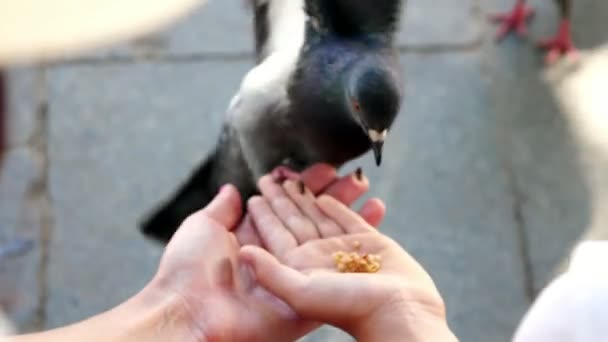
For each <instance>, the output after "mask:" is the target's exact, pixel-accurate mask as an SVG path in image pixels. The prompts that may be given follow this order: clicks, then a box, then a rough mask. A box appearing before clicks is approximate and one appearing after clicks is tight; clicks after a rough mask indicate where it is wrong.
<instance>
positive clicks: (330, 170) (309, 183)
mask: <svg viewBox="0 0 608 342" xmlns="http://www.w3.org/2000/svg"><path fill="white" fill-rule="evenodd" d="M300 180H301V181H302V182H303V183H304V185H306V187H307V188H308V189H310V191H312V193H313V194H316V195H318V194H319V193H320V192H321V191H323V189H325V188H326V187H327V186H329V185H330V184H331V183H333V182H335V181H336V180H338V176H337V173H336V169H335V168H334V167H332V166H331V165H328V164H315V165H313V166H311V167H309V168H308V169H306V170H304V171H302V174H301V176H300Z"/></svg>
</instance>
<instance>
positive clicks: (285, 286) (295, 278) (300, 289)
mask: <svg viewBox="0 0 608 342" xmlns="http://www.w3.org/2000/svg"><path fill="white" fill-rule="evenodd" d="M240 259H241V260H242V261H243V262H245V263H247V264H248V265H249V266H250V267H251V269H252V271H253V275H254V276H255V278H256V281H257V283H258V284H259V285H261V286H262V287H264V288H265V289H266V290H267V291H269V292H270V293H271V294H273V295H274V296H276V297H278V298H279V299H280V300H282V301H284V302H285V303H287V304H288V305H289V306H290V307H291V308H292V309H293V310H294V311H296V312H297V313H298V314H299V315H306V311H307V307H306V304H305V303H306V300H305V299H306V298H305V297H306V295H310V294H309V293H308V292H307V291H306V290H305V288H306V287H307V285H308V279H307V277H306V276H305V275H304V274H302V273H300V272H298V271H297V270H295V269H293V268H290V267H288V266H285V265H283V264H281V263H280V262H279V261H278V260H277V258H275V257H274V256H273V255H272V254H270V253H268V252H267V251H266V250H264V249H262V248H259V247H257V246H244V247H243V248H241V251H240Z"/></svg>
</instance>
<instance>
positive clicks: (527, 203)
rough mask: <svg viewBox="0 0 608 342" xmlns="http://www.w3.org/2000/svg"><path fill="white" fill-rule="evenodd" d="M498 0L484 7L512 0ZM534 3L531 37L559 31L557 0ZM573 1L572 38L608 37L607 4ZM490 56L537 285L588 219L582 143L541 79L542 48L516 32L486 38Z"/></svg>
mask: <svg viewBox="0 0 608 342" xmlns="http://www.w3.org/2000/svg"><path fill="white" fill-rule="evenodd" d="M496 3H497V1H490V2H489V4H488V5H487V7H486V9H487V11H489V12H495V11H496V10H499V11H500V10H506V9H508V8H509V6H511V5H512V4H505V2H504V1H503V2H502V5H498V4H496ZM530 3H531V5H533V6H535V8H536V10H537V15H536V19H535V20H534V21H533V22H532V24H531V27H530V31H531V36H532V39H533V40H537V39H540V38H544V37H550V36H552V35H554V34H555V32H556V27H557V24H558V21H559V17H558V15H557V11H556V8H555V6H554V4H553V2H551V1H540V0H539V1H531V2H530ZM574 8H575V11H574V12H575V15H574V24H573V25H574V27H575V30H574V39H575V40H576V42H577V45H578V46H579V47H580V48H582V49H587V48H592V47H595V46H597V45H598V44H600V43H601V42H602V41H603V40H606V38H608V36H606V35H605V34H604V32H607V29H608V23H606V21H605V20H603V19H601V14H600V13H606V11H608V4H606V3H605V2H598V1H586V0H582V1H577V2H576V4H575V7H574ZM491 32H493V31H491ZM486 56H487V60H488V70H489V71H490V72H491V73H492V75H493V80H494V81H493V84H492V87H491V90H492V91H491V101H492V103H493V107H495V108H496V109H497V111H498V112H499V115H498V124H499V127H500V133H501V140H502V143H501V146H503V148H504V149H503V152H502V153H503V155H504V156H505V158H506V159H507V162H508V163H509V164H510V165H511V167H512V172H513V178H514V179H513V181H514V182H515V185H516V187H517V189H518V191H519V192H520V196H521V198H520V200H521V203H520V204H521V212H522V215H523V216H522V219H523V222H522V225H523V227H524V228H525V230H526V237H527V239H528V246H529V251H528V253H529V256H530V266H531V271H532V273H533V274H532V278H533V279H532V283H533V284H532V285H533V289H534V290H535V291H538V290H539V289H541V288H542V287H543V286H545V285H546V284H547V282H548V281H550V280H551V279H552V278H553V276H554V271H555V269H556V267H558V266H559V264H560V263H561V261H562V260H563V258H564V257H566V256H567V255H568V254H569V252H570V250H571V247H572V245H573V244H574V243H575V242H576V241H577V240H578V239H579V238H580V236H581V234H582V233H583V231H584V229H586V227H587V226H588V224H589V220H590V216H591V208H590V207H591V206H592V205H591V203H590V201H591V200H592V198H591V196H590V193H589V189H588V186H587V180H586V176H585V172H584V170H582V169H581V164H580V155H579V151H578V148H579V145H578V143H577V142H576V141H575V139H574V138H573V135H572V132H571V129H570V127H569V123H568V120H567V118H566V117H565V113H562V112H561V109H560V108H559V106H558V105H557V101H556V99H555V98H554V96H553V95H552V93H551V91H550V87H551V84H550V83H549V82H547V81H545V79H544V76H543V71H544V67H543V64H542V58H543V54H542V53H541V52H540V51H538V50H536V49H535V48H534V46H533V45H531V44H530V43H529V42H526V41H521V40H519V39H514V38H513V39H508V40H506V41H505V42H504V43H502V44H500V45H493V44H489V45H488V50H487V51H486Z"/></svg>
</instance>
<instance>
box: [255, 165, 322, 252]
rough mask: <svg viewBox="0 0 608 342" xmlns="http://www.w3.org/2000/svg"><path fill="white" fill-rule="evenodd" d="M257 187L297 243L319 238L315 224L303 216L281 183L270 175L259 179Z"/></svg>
mask: <svg viewBox="0 0 608 342" xmlns="http://www.w3.org/2000/svg"><path fill="white" fill-rule="evenodd" d="M259 188H260V192H261V193H262V195H263V196H264V198H265V199H266V200H267V201H268V202H269V203H270V207H271V208H272V211H273V212H274V213H275V214H276V216H277V217H278V218H279V219H280V220H281V222H283V223H284V226H285V227H286V228H287V229H289V231H291V233H292V235H293V236H294V237H295V238H296V240H297V241H298V243H299V244H302V243H304V242H306V241H309V240H313V239H318V238H319V232H318V231H317V228H316V227H315V225H314V224H313V223H312V221H310V220H309V219H308V218H306V217H304V215H303V214H302V212H300V209H299V208H298V206H297V205H296V204H295V203H294V202H293V201H292V200H291V198H289V196H288V195H287V193H285V190H284V189H283V187H282V186H281V185H279V184H277V183H276V182H274V181H273V180H272V178H271V177H267V176H265V177H262V178H261V179H260V182H259ZM258 227H259V226H258Z"/></svg>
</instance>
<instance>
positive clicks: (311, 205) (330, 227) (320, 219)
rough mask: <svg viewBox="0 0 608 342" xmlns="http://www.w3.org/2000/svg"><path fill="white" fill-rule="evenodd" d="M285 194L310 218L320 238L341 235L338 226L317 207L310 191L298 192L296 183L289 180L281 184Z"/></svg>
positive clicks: (340, 229)
mask: <svg viewBox="0 0 608 342" xmlns="http://www.w3.org/2000/svg"><path fill="white" fill-rule="evenodd" d="M283 188H284V189H285V192H286V193H287V195H288V196H289V197H290V198H291V199H292V200H293V201H294V202H295V204H296V205H297V206H298V208H299V209H300V211H301V212H302V213H303V214H304V216H306V217H307V218H308V219H309V220H311V221H312V222H313V223H314V225H315V226H316V227H317V229H318V231H319V235H320V236H319V237H320V238H322V239H323V238H327V237H332V236H338V235H343V234H344V231H343V230H342V228H340V226H338V225H337V224H335V223H334V222H333V221H332V220H330V219H329V218H328V217H327V216H326V215H325V214H324V213H323V212H322V211H321V210H320V209H319V208H318V207H317V203H316V201H315V197H314V195H313V194H312V192H310V191H306V192H305V193H304V194H302V193H301V192H300V189H299V186H298V185H297V183H295V182H292V181H289V182H286V183H285V184H284V185H283Z"/></svg>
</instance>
